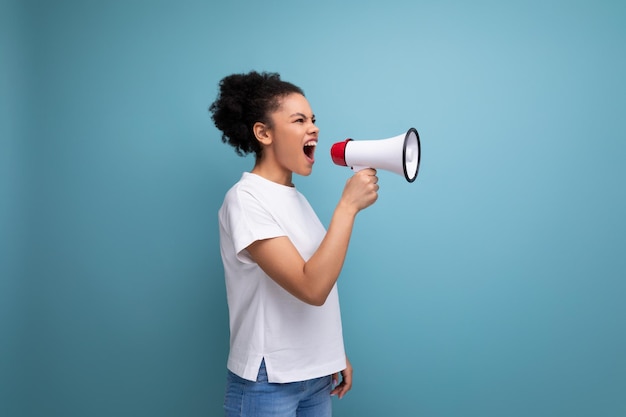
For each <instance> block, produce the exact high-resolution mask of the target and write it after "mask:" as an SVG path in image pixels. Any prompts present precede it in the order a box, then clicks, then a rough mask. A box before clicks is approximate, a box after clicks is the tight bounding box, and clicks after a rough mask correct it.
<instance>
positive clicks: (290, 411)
mask: <svg viewBox="0 0 626 417" xmlns="http://www.w3.org/2000/svg"><path fill="white" fill-rule="evenodd" d="M331 388H332V378H331V376H330V375H329V376H325V377H322V378H316V379H311V380H308V381H302V382H290V383H287V384H274V383H269V382H268V381H267V370H266V369H265V361H263V362H261V367H260V369H259V375H258V377H257V380H256V382H254V381H248V380H245V379H243V378H240V377H239V376H237V375H235V374H233V373H232V372H230V371H228V380H227V383H226V396H225V399H224V410H225V411H226V414H225V415H226V417H331V416H332V403H331V397H330V391H331Z"/></svg>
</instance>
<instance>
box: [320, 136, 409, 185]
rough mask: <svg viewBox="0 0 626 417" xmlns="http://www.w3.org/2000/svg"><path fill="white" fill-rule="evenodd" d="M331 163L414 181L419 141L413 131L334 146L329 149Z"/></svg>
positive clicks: (339, 143) (338, 143) (340, 143)
mask: <svg viewBox="0 0 626 417" xmlns="http://www.w3.org/2000/svg"><path fill="white" fill-rule="evenodd" d="M330 156H331V158H332V159H333V162H334V163H335V164H337V165H341V166H349V167H352V169H353V170H355V171H360V170H362V169H365V168H375V169H384V170H386V171H391V172H395V173H396V174H398V175H404V178H406V180H407V181H408V182H413V181H415V178H417V173H418V171H419V167H420V138H419V135H418V133H417V130H416V129H415V128H413V127H412V128H410V129H409V130H408V131H407V132H406V133H402V134H401V135H398V136H394V137H392V138H389V139H377V140H353V139H346V140H344V141H342V142H337V143H335V144H334V145H333V146H332V148H331V149H330Z"/></svg>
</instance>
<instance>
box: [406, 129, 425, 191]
mask: <svg viewBox="0 0 626 417" xmlns="http://www.w3.org/2000/svg"><path fill="white" fill-rule="evenodd" d="M411 132H415V137H416V138H417V167H415V175H414V176H413V178H411V177H409V173H408V172H407V171H406V163H403V164H402V170H403V171H404V178H406V180H407V181H408V182H413V181H415V178H417V173H418V172H419V170H420V159H421V157H422V149H421V146H420V135H419V133H417V129H415V128H414V127H412V128H410V129H409V130H407V131H406V135H405V136H404V146H403V147H402V162H406V146H407V144H408V142H409V136H410V134H411Z"/></svg>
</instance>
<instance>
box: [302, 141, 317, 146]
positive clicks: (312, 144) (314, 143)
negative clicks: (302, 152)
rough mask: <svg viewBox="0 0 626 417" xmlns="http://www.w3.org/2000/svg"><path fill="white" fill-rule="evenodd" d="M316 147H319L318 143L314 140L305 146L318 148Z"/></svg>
mask: <svg viewBox="0 0 626 417" xmlns="http://www.w3.org/2000/svg"><path fill="white" fill-rule="evenodd" d="M316 145H317V142H315V141H314V140H312V141H310V142H307V143H305V144H304V146H316Z"/></svg>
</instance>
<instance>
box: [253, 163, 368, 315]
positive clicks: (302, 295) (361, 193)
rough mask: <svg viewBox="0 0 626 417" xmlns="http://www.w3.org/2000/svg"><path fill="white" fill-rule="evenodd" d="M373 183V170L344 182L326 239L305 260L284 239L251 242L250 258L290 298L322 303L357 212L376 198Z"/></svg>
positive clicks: (340, 263)
mask: <svg viewBox="0 0 626 417" xmlns="http://www.w3.org/2000/svg"><path fill="white" fill-rule="evenodd" d="M377 182H378V178H377V177H376V170H374V169H365V170H362V171H359V172H358V173H356V174H354V175H353V176H352V177H351V178H350V179H349V180H348V181H347V182H346V186H345V188H344V190H343V194H342V196H341V199H340V200H339V203H338V204H337V207H336V208H335V212H334V213H333V217H332V219H331V221H330V225H329V227H328V231H327V232H326V236H325V237H324V239H323V240H322V242H321V244H320V246H319V248H318V249H317V251H316V252H315V253H314V254H313V256H311V258H310V259H309V260H308V261H306V262H305V261H304V259H303V258H302V256H301V255H300V253H299V252H298V250H297V249H296V248H295V246H294V245H293V243H291V241H290V240H289V238H287V237H286V236H282V237H277V238H272V239H264V240H258V241H256V242H254V243H252V244H251V245H250V246H248V248H247V249H248V252H249V253H250V256H251V257H252V259H253V260H254V261H255V262H256V263H257V264H258V265H259V266H260V267H261V269H263V271H265V273H266V274H267V275H269V276H270V277H271V278H272V279H273V280H274V281H276V282H277V283H278V284H279V285H280V286H281V287H283V288H284V289H285V290H287V291H288V292H289V293H291V294H292V295H293V296H294V297H297V298H298V299H300V300H302V301H304V302H305V303H308V304H312V305H317V306H320V305H322V304H324V302H325V301H326V298H327V297H328V294H330V291H331V290H332V288H333V286H334V285H335V282H336V281H337V278H338V277H339V273H340V272H341V268H342V267H343V263H344V261H345V259H346V254H347V252H348V244H349V242H350V236H351V234H352V228H353V226H354V220H355V218H356V215H357V213H358V212H359V211H361V210H363V209H364V208H366V207H369V206H370V205H372V204H373V203H374V202H375V201H376V199H377V198H378V184H377Z"/></svg>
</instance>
